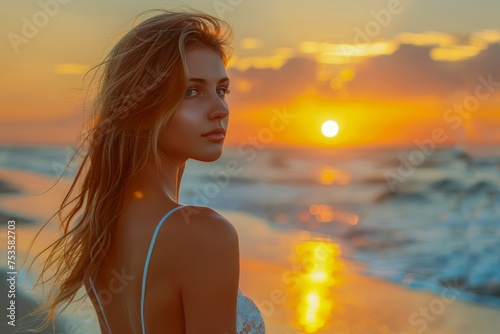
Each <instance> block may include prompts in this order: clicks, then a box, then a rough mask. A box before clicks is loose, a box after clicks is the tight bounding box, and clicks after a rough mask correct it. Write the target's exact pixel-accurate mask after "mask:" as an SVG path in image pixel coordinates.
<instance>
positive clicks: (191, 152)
mask: <svg viewBox="0 0 500 334" xmlns="http://www.w3.org/2000/svg"><path fill="white" fill-rule="evenodd" d="M186 61H187V70H188V73H187V78H188V84H187V90H186V94H185V96H184V99H183V101H182V104H181V106H180V109H179V110H178V111H177V113H176V115H175V116H174V118H173V120H172V123H171V125H170V126H169V127H168V129H166V130H165V132H164V133H163V134H162V138H161V142H160V149H161V151H162V153H163V154H165V155H166V157H167V158H168V159H169V160H171V161H176V162H177V161H179V160H180V161H184V160H187V159H190V158H191V159H195V160H199V161H204V162H210V161H215V160H217V159H218V158H219V157H220V156H221V154H222V145H223V142H224V140H222V141H220V142H219V141H218V140H217V136H215V137H212V136H204V134H206V133H207V132H209V131H212V130H214V129H217V128H222V129H224V131H226V129H227V124H228V121H229V109H228V106H227V102H226V97H225V95H226V93H227V92H228V87H229V79H228V78H227V74H226V69H225V67H224V64H223V62H222V60H221V57H220V56H219V55H218V54H217V53H216V52H214V51H212V50H211V49H208V48H195V49H192V50H190V51H189V52H187V54H186Z"/></svg>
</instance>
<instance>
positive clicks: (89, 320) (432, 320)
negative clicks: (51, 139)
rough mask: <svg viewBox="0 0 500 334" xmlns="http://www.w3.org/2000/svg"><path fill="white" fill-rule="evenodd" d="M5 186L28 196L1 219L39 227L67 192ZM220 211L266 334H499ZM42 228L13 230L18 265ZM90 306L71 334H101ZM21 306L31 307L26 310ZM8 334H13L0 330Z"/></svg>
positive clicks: (419, 294) (451, 299)
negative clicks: (232, 232) (14, 217)
mask: <svg viewBox="0 0 500 334" xmlns="http://www.w3.org/2000/svg"><path fill="white" fill-rule="evenodd" d="M0 179H3V180H12V183H13V184H14V185H15V186H16V187H18V188H19V189H22V190H23V191H24V192H25V193H24V194H22V193H21V194H15V195H11V194H4V195H3V197H2V202H1V209H2V210H3V211H6V212H7V213H5V212H4V215H5V216H9V214H11V213H17V214H19V215H26V216H27V218H30V219H33V220H34V221H35V222H37V224H38V223H39V222H41V221H45V219H47V218H48V217H50V215H51V214H53V213H54V210H55V209H56V207H57V204H58V201H59V200H60V199H61V196H62V195H63V194H64V190H65V187H67V185H68V184H67V182H66V181H63V182H61V183H59V184H58V185H57V186H56V187H54V188H53V189H52V190H50V191H48V192H46V193H43V192H44V191H45V190H47V189H48V188H49V187H50V186H51V185H52V180H50V179H48V178H45V177H43V176H36V175H35V174H32V173H24V172H19V171H6V170H2V171H1V172H0ZM14 180H15V181H14ZM42 193H43V194H42ZM29 194H37V195H36V196H33V195H29ZM217 211H219V212H220V213H221V214H222V215H224V216H225V217H226V218H227V219H228V220H229V221H231V222H232V223H233V225H234V226H235V228H236V229H237V230H238V233H239V236H240V252H241V253H240V254H241V267H240V288H241V290H242V292H243V294H245V295H247V296H248V297H250V298H251V299H252V300H254V301H255V303H256V304H257V305H258V307H259V309H260V310H261V312H262V315H263V317H264V320H265V323H266V329H267V333H280V334H287V333H289V334H291V333H346V334H347V333H367V334H374V333H394V334H408V333H411V334H414V333H437V334H445V333H446V334H450V333H453V334H462V333H463V334H473V333H480V334H493V333H498V328H500V317H499V316H498V315H499V314H500V311H499V310H498V309H495V308H490V307H485V306H481V305H477V304H472V303H466V302H462V301H459V300H458V299H456V297H457V296H458V294H459V291H457V290H455V289H453V287H452V286H450V287H443V291H442V293H441V294H433V293H429V292H424V291H415V290H411V289H408V288H405V287H402V286H398V285H395V284H393V283H390V282H387V281H383V280H380V279H375V278H372V277H366V276H364V275H362V274H361V271H362V269H363V266H362V265H361V264H358V263H354V262H352V261H348V260H346V259H345V258H344V257H343V256H342V249H341V247H340V246H339V245H337V244H336V243H335V241H334V240H330V239H324V238H319V237H316V236H315V235H313V234H311V233H309V232H301V231H297V230H292V229H285V228H283V229H280V230H277V229H276V228H273V227H270V226H269V224H268V223H267V222H266V221H264V220H262V219H259V218H256V217H253V216H251V215H248V214H244V213H240V212H236V211H229V210H217ZM0 226H2V229H3V231H2V233H1V245H2V248H1V256H2V258H4V259H5V258H6V247H5V245H6V243H5V241H6V233H5V231H6V228H5V226H6V224H5V222H2V223H1V224H0ZM38 228H39V225H35V224H23V223H22V219H21V223H20V224H18V226H17V227H16V233H17V236H18V238H17V245H16V246H17V252H18V259H23V258H24V256H25V255H26V251H27V248H28V246H29V243H30V241H31V240H32V238H33V236H34V234H35V233H36V231H37V230H38ZM57 228H58V227H57V226H55V224H52V225H51V226H49V227H48V228H47V229H46V231H45V232H44V234H43V235H42V236H41V237H40V240H39V241H38V242H37V243H36V244H35V246H34V248H33V250H34V251H37V250H40V249H42V247H43V246H44V245H45V244H47V243H48V242H49V241H50V239H51V238H53V236H54V235H55V233H56V232H57ZM18 266H20V263H19V265H18ZM19 268H20V267H19ZM19 268H18V269H19ZM26 280H27V281H29V278H27V279H26ZM33 293H35V294H36V292H33ZM23 300H24V299H23ZM88 303H89V302H88V300H87V301H86V304H84V305H83V306H82V305H73V306H72V307H70V308H69V309H70V310H69V311H68V312H67V313H66V314H65V315H64V319H63V320H64V321H65V322H66V325H65V326H67V324H68V323H69V324H71V325H70V326H69V327H67V328H70V329H72V331H70V332H75V333H77V332H81V333H89V334H90V333H99V330H98V326H97V321H96V317H95V313H93V312H94V311H93V310H92V309H91V308H90V307H89V306H88V305H89V304H88ZM19 305H20V307H22V308H27V307H29V306H28V305H29V304H23V302H19ZM71 309H73V311H75V312H74V313H71V312H70V311H71ZM18 312H20V313H21V312H22V310H18ZM20 313H19V314H20ZM83 315H85V316H83ZM4 322H5V321H4ZM3 325H4V324H2V326H3ZM60 327H62V325H61V326H60ZM4 332H5V333H11V332H9V329H7V331H6V329H5V327H2V333H4ZM59 332H63V331H59V329H58V331H57V333H59ZM66 332H68V331H66ZM12 333H14V332H13V331H12ZM68 333H69V332H68Z"/></svg>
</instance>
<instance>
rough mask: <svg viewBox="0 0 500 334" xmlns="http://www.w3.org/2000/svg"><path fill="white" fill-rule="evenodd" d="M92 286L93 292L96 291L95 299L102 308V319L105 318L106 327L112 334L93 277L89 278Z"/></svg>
mask: <svg viewBox="0 0 500 334" xmlns="http://www.w3.org/2000/svg"><path fill="white" fill-rule="evenodd" d="M89 282H90V286H91V287H92V291H94V295H95V299H97V303H98V304H99V307H100V308H101V313H102V317H103V318H104V322H105V323H106V327H107V328H108V332H109V334H111V328H109V324H108V319H106V314H105V313H104V308H103V307H102V304H101V300H100V299H99V295H98V294H97V291H96V290H95V287H94V283H92V277H89Z"/></svg>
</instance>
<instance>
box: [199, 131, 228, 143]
mask: <svg viewBox="0 0 500 334" xmlns="http://www.w3.org/2000/svg"><path fill="white" fill-rule="evenodd" d="M202 137H205V138H207V139H208V140H210V141H211V142H214V143H220V142H221V141H223V140H224V134H223V133H210V134H208V135H204V136H202Z"/></svg>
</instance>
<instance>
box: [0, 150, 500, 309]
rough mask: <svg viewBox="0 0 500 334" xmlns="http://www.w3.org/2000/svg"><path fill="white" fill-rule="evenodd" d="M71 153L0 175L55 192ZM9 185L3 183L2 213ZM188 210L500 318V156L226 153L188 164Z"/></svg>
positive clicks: (184, 193) (10, 166)
mask: <svg viewBox="0 0 500 334" xmlns="http://www.w3.org/2000/svg"><path fill="white" fill-rule="evenodd" d="M73 151H74V148H73V147H71V146H65V147H45V146H31V147H27V146H0V170H22V171H24V172H28V173H31V174H34V175H35V174H36V175H43V176H44V177H49V178H51V179H53V180H54V181H55V180H56V179H57V178H58V177H59V176H61V175H62V172H63V169H64V166H65V165H66V163H68V161H69V158H70V157H71V154H72V153H73ZM77 166H78V162H77V161H75V162H73V163H72V164H71V165H70V168H68V170H67V171H66V173H65V174H64V175H63V177H64V178H67V179H70V178H71V177H72V176H74V173H75V172H76V167H77ZM11 181H12V180H0V188H1V189H2V192H3V193H1V192H0V210H3V205H2V204H1V200H2V196H8V195H9V194H10V193H11V192H13V191H15V189H12V188H13V187H12V186H11ZM179 201H180V202H181V203H182V204H194V205H203V206H210V207H212V208H214V209H216V210H217V209H229V210H235V211H241V212H245V213H249V214H251V215H254V216H258V217H261V218H264V219H265V220H266V221H267V222H268V224H269V226H270V227H271V228H273V229H274V230H275V231H276V233H277V234H278V235H279V233H280V232H281V231H284V230H286V229H294V230H305V231H309V232H311V233H312V234H313V235H318V236H322V237H326V238H330V239H331V240H332V241H334V242H335V243H337V244H338V245H340V246H341V248H342V250H343V252H342V256H344V257H346V258H349V259H351V260H355V261H358V262H361V263H363V264H365V265H366V266H365V268H366V269H365V270H364V274H365V275H370V276H375V277H379V278H383V279H385V280H389V281H391V282H394V283H396V284H400V285H404V286H407V287H409V288H411V289H424V290H429V291H433V292H436V293H439V292H440V291H442V290H443V288H444V287H446V286H449V285H450V284H453V286H454V287H455V288H456V289H459V291H460V294H458V298H459V299H462V300H466V301H469V302H474V303H480V304H484V305H489V306H493V307H500V148H499V147H459V146H456V147H446V148H432V149H431V148H419V147H411V148H390V149H389V148H377V149H356V148H352V149H347V148H343V149H336V148H331V149H328V150H327V149H319V148H318V149H316V148H306V147H298V148H274V147H264V148H262V147H260V148H257V147H256V148H252V147H243V146H241V147H225V148H224V153H223V155H222V156H221V158H220V159H219V160H217V161H216V162H212V163H204V162H198V161H193V160H189V161H188V162H187V166H186V170H185V173H184V177H183V180H182V184H181V193H180V199H179ZM0 213H1V212H0ZM16 214H17V215H19V216H23V212H16ZM35 223H36V222H35Z"/></svg>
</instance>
